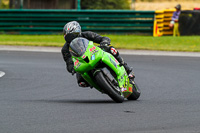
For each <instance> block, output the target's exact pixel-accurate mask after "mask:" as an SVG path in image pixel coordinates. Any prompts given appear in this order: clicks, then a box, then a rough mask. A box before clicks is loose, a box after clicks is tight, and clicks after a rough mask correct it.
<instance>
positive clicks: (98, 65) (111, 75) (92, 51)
mask: <svg viewBox="0 0 200 133" xmlns="http://www.w3.org/2000/svg"><path fill="white" fill-rule="evenodd" d="M69 51H70V53H71V55H72V61H73V62H74V70H75V72H76V73H80V74H81V76H82V77H83V78H84V79H85V80H86V81H87V82H88V84H89V85H90V86H91V88H92V87H94V88H96V89H97V90H98V91H100V92H101V93H105V94H107V95H108V96H109V97H110V98H111V99H113V100H114V101H115V102H116V103H122V102H123V101H124V98H127V99H128V100H137V99H138V98H139V97H140V89H139V88H138V86H137V84H136V83H135V81H133V80H131V79H129V77H128V74H127V72H126V70H125V68H124V67H123V66H122V65H120V63H119V62H118V61H117V60H116V59H115V57H114V56H113V55H112V54H110V53H108V52H105V51H104V50H102V49H101V48H100V46H95V45H94V44H93V42H92V41H89V40H87V39H85V38H82V37H78V38H76V39H74V40H73V41H72V42H71V43H70V47H69Z"/></svg>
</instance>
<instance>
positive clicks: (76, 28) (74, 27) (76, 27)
mask: <svg viewBox="0 0 200 133" xmlns="http://www.w3.org/2000/svg"><path fill="white" fill-rule="evenodd" d="M69 33H73V34H76V35H80V34H81V26H80V24H79V23H78V22H77V21H71V22H68V23H67V24H66V25H65V26H64V28H63V34H64V35H67V34H69Z"/></svg>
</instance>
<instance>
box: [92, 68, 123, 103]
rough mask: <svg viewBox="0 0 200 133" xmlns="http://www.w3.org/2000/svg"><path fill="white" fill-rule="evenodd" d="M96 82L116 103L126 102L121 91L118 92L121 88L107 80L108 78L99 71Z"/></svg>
mask: <svg viewBox="0 0 200 133" xmlns="http://www.w3.org/2000/svg"><path fill="white" fill-rule="evenodd" d="M95 80H96V81H97V83H98V85H99V86H100V87H101V89H102V90H103V91H105V93H106V94H108V96H109V97H110V98H112V99H113V100H114V101H115V102H116V103H122V102H123V101H124V96H123V95H121V92H120V90H118V89H120V88H119V87H118V88H117V87H116V86H114V85H113V84H112V83H111V81H109V79H107V78H106V76H104V75H103V73H102V72H101V71H98V72H97V73H96V75H95Z"/></svg>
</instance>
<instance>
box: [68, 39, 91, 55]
mask: <svg viewBox="0 0 200 133" xmlns="http://www.w3.org/2000/svg"><path fill="white" fill-rule="evenodd" d="M88 43H89V40H87V39H85V38H82V37H78V38H75V39H74V40H73V41H72V42H71V43H70V47H69V51H70V53H71V54H72V55H73V56H75V57H81V56H82V55H83V54H84V53H85V51H86V50H87V47H88Z"/></svg>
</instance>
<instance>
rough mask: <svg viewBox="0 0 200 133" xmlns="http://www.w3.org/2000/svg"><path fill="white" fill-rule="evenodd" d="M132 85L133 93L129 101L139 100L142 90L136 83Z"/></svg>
mask: <svg viewBox="0 0 200 133" xmlns="http://www.w3.org/2000/svg"><path fill="white" fill-rule="evenodd" d="M132 85H133V93H132V94H131V95H130V96H129V97H128V98H127V99H128V100H137V99H138V98H139V97H140V89H139V87H138V85H137V84H136V83H135V82H134V83H133V84H132Z"/></svg>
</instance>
